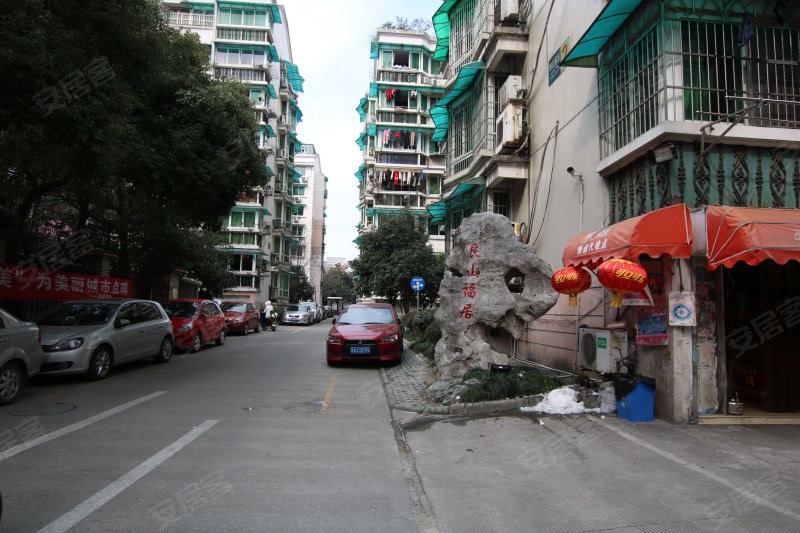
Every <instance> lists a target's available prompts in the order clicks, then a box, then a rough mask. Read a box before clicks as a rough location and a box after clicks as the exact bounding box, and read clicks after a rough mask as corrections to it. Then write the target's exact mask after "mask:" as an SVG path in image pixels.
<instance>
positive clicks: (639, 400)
mask: <svg viewBox="0 0 800 533" xmlns="http://www.w3.org/2000/svg"><path fill="white" fill-rule="evenodd" d="M654 399H655V386H654V384H653V381H652V380H650V379H640V380H639V382H638V383H637V384H636V387H634V389H633V390H632V391H631V392H629V393H628V394H626V395H625V396H623V397H622V398H618V399H617V415H618V416H620V417H622V418H624V419H625V420H630V421H631V422H651V421H652V420H653V401H654Z"/></svg>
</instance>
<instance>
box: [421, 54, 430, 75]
mask: <svg viewBox="0 0 800 533" xmlns="http://www.w3.org/2000/svg"><path fill="white" fill-rule="evenodd" d="M430 68H431V67H430V58H429V57H428V54H423V55H422V70H424V71H425V72H430Z"/></svg>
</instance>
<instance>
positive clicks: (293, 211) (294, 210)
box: [292, 204, 306, 215]
mask: <svg viewBox="0 0 800 533" xmlns="http://www.w3.org/2000/svg"><path fill="white" fill-rule="evenodd" d="M305 206H306V204H294V205H293V206H292V214H294V215H296V214H297V213H298V211H300V208H302V207H305Z"/></svg>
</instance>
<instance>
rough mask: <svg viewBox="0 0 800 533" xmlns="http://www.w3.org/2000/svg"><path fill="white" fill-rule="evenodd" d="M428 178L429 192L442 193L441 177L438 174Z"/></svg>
mask: <svg viewBox="0 0 800 533" xmlns="http://www.w3.org/2000/svg"><path fill="white" fill-rule="evenodd" d="M426 179H427V180H428V194H440V192H441V188H440V181H439V180H440V178H439V177H438V176H434V177H432V178H426Z"/></svg>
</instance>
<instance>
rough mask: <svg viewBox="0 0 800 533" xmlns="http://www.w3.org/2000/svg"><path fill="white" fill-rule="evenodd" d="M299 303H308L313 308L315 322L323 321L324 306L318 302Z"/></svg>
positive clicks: (303, 303) (298, 303) (300, 303)
mask: <svg viewBox="0 0 800 533" xmlns="http://www.w3.org/2000/svg"><path fill="white" fill-rule="evenodd" d="M297 305H307V306H308V308H309V309H311V313H312V315H313V319H314V323H315V324H316V323H317V322H320V321H322V308H321V307H320V306H318V305H317V303H316V302H297Z"/></svg>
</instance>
